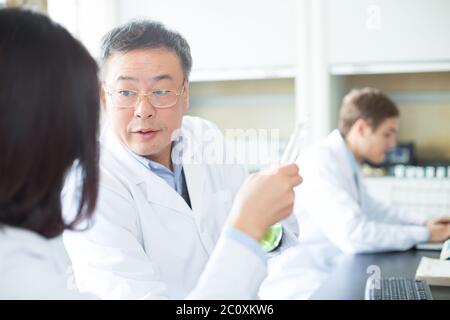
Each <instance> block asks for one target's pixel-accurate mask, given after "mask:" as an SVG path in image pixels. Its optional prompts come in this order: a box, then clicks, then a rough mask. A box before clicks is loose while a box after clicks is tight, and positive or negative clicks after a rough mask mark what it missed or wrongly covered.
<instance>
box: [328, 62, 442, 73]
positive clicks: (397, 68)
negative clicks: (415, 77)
mask: <svg viewBox="0 0 450 320" xmlns="http://www.w3.org/2000/svg"><path fill="white" fill-rule="evenodd" d="M445 71H450V61H433V62H408V63H401V62H399V63H373V64H371V63H368V64H337V65H331V66H330V73H331V74H332V75H357V74H389V73H421V72H445Z"/></svg>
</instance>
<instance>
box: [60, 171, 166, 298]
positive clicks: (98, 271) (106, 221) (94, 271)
mask: <svg viewBox="0 0 450 320" xmlns="http://www.w3.org/2000/svg"><path fill="white" fill-rule="evenodd" d="M103 179H107V178H105V177H103ZM103 182H104V183H102V186H101V187H100V189H99V197H98V201H97V208H96V210H95V213H94V220H93V226H92V227H91V228H89V229H88V230H87V231H75V232H74V231H66V232H65V233H64V236H63V239H64V244H65V247H66V250H67V253H68V254H69V256H70V258H71V261H72V266H73V271H74V274H75V279H76V284H77V286H78V288H79V289H80V291H81V292H88V293H91V294H93V295H96V296H98V297H100V298H102V299H167V298H168V297H167V288H166V285H165V283H163V282H162V281H161V279H160V275H159V273H158V271H157V268H155V267H154V265H153V263H152V261H151V259H150V258H149V256H148V255H147V254H146V253H145V251H144V248H143V247H142V244H141V242H140V240H139V239H140V237H141V236H140V231H139V227H138V222H137V217H136V215H135V212H136V208H135V207H134V204H133V200H132V199H131V198H130V196H129V195H127V191H126V190H125V188H124V187H123V186H122V187H121V186H119V185H114V181H108V182H107V183H106V182H105V180H103ZM106 184H107V185H108V186H106ZM111 184H113V185H114V189H112V188H111ZM72 186H74V185H72ZM66 187H67V186H66ZM121 188H122V189H123V192H119V191H120V190H121ZM75 190H76V189H75ZM74 194H76V192H75V193H74V189H73V190H72V192H71V191H70V189H68V190H66V193H65V197H64V199H63V204H64V210H65V211H70V210H75V207H76V206H74V205H73V202H72V200H74V199H76V197H74V196H73V195H74ZM107 199H108V200H109V201H108V200H107ZM111 199H115V200H114V202H113V203H112V202H111Z"/></svg>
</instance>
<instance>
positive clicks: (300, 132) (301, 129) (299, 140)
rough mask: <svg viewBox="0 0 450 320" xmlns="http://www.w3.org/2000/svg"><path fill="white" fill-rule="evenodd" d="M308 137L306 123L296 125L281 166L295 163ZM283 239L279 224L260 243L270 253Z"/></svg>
mask: <svg viewBox="0 0 450 320" xmlns="http://www.w3.org/2000/svg"><path fill="white" fill-rule="evenodd" d="M305 137H306V122H300V123H298V124H296V125H295V128H294V132H293V133H292V135H291V137H290V138H289V142H288V144H287V146H286V149H285V150H284V152H283V155H282V157H281V161H280V163H281V164H289V163H294V162H295V160H297V158H298V156H299V155H300V151H301V148H302V146H303V142H304V140H305ZM282 237H283V226H282V224H281V222H277V223H275V224H274V225H272V226H270V227H269V229H267V230H266V232H265V233H264V235H263V237H262V239H261V241H260V242H259V243H260V245H261V247H262V249H263V250H264V252H266V253H267V252H270V251H272V250H274V249H276V248H277V247H278V245H279V244H280V241H281V238H282Z"/></svg>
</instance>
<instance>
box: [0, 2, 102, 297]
mask: <svg viewBox="0 0 450 320" xmlns="http://www.w3.org/2000/svg"><path fill="white" fill-rule="evenodd" d="M0 70H1V72H0V150H1V151H0V152H1V156H0V243H1V248H0V297H5V295H6V296H10V297H16V295H15V290H19V289H20V290H22V289H23V291H22V292H20V293H19V296H21V297H24V298H28V297H36V296H39V297H54V298H58V297H64V295H65V293H64V290H61V292H59V291H58V290H57V291H53V290H55V289H56V286H57V285H59V284H61V288H62V289H64V288H65V286H66V284H65V283H66V280H65V277H64V278H63V277H62V276H59V277H58V274H62V275H64V273H65V271H66V270H57V266H56V265H51V264H49V265H48V266H47V265H46V264H45V261H44V260H42V264H39V263H38V264H34V265H32V266H30V265H29V264H28V263H27V261H28V260H29V259H28V257H29V256H30V255H35V256H36V257H42V258H44V257H45V256H51V255H52V250H47V249H50V247H49V246H48V244H49V243H55V241H53V242H52V241H47V239H50V238H54V237H56V236H58V235H60V234H61V233H62V232H63V230H64V229H66V228H69V229H72V228H73V227H74V226H75V224H76V223H77V222H79V221H80V220H81V219H82V218H87V217H89V216H90V215H91V213H92V211H93V209H94V207H95V203H96V198H97V189H98V161H97V158H98V145H97V128H98V123H99V97H98V90H99V89H98V79H97V65H96V62H95V60H94V59H92V57H91V56H90V55H89V53H88V52H87V51H86V49H85V48H84V47H83V46H82V45H81V44H80V43H79V42H78V41H77V40H75V39H74V38H73V37H72V36H71V35H70V34H69V32H67V31H66V30H65V29H64V28H62V27H61V26H58V25H56V24H54V23H53V22H52V21H51V20H50V19H48V18H47V17H45V16H43V15H41V14H37V13H32V12H30V11H23V10H18V9H2V10H0ZM74 161H76V164H77V166H78V169H79V170H80V172H81V173H82V174H83V188H82V194H81V197H80V202H79V209H78V214H77V216H76V217H75V219H74V220H73V221H68V222H65V221H64V220H63V217H62V214H61V201H60V192H61V189H62V186H63V183H64V176H65V173H66V171H67V170H68V169H69V168H70V167H71V166H72V165H73V164H74ZM30 244H31V245H32V246H30ZM21 249H23V250H21ZM6 261H8V265H9V268H6V265H5V262H6ZM24 277H25V278H24ZM51 280H54V282H53V283H52V282H49V281H51ZM25 281H27V282H29V283H28V284H33V285H32V286H31V285H30V286H28V284H26V283H25ZM58 281H59V282H61V283H58ZM22 285H27V287H21V286H22ZM67 294H69V296H70V294H71V293H70V291H68V292H67Z"/></svg>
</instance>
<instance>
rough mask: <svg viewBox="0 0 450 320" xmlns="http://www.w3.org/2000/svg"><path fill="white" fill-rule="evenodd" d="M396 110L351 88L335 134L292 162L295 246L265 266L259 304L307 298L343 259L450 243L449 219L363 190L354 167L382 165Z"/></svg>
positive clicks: (380, 97) (391, 143) (376, 93)
mask: <svg viewBox="0 0 450 320" xmlns="http://www.w3.org/2000/svg"><path fill="white" fill-rule="evenodd" d="M399 116H400V114H399V110H398V108H397V106H396V105H395V104H394V102H392V101H391V100H390V99H389V98H388V97H387V96H386V95H385V94H383V93H382V92H381V91H380V90H377V89H373V88H364V89H358V90H352V91H351V92H350V93H348V94H347V95H346V96H345V98H344V100H343V103H342V107H341V110H340V118H339V128H338V129H335V130H333V132H331V134H330V135H329V136H328V137H327V138H325V139H324V140H322V141H319V142H318V143H317V144H315V145H312V146H310V147H309V148H307V149H306V150H305V151H304V153H303V154H302V155H301V156H300V158H299V159H298V161H297V163H298V164H299V165H300V166H301V168H302V172H303V178H304V183H303V184H302V185H301V186H299V187H298V188H296V200H295V207H294V213H295V215H296V217H297V222H298V224H299V225H300V226H301V228H300V234H299V243H300V244H299V245H298V246H296V247H293V248H290V249H288V250H287V251H285V252H283V254H282V255H280V256H279V257H277V259H275V260H272V259H271V260H272V261H269V271H268V277H267V278H266V279H265V280H264V282H263V283H262V285H261V289H260V292H259V296H260V297H261V298H262V299H308V298H309V297H311V295H312V294H313V293H314V292H315V290H317V289H318V288H319V286H320V285H321V284H322V283H323V282H324V281H325V280H326V279H327V278H328V277H329V275H330V273H331V272H332V271H333V269H334V267H335V266H337V265H339V263H340V261H342V259H343V258H345V254H358V253H370V252H380V251H394V250H407V249H410V248H412V247H413V246H414V245H416V244H419V243H422V242H441V241H444V240H446V239H448V238H449V237H450V217H448V216H443V217H435V218H431V219H430V218H429V217H426V216H422V215H419V214H415V213H414V212H407V211H404V210H400V209H398V208H395V207H392V206H387V205H384V204H382V203H380V202H378V201H376V200H375V199H374V198H373V197H372V196H371V195H370V194H369V193H368V191H367V188H366V186H365V184H364V178H363V177H362V176H361V173H360V169H359V167H360V165H361V164H362V163H363V162H365V161H370V162H372V163H381V162H383V160H384V158H385V155H386V153H387V151H388V150H389V149H391V148H393V147H395V145H396V133H397V130H398V122H399Z"/></svg>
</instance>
